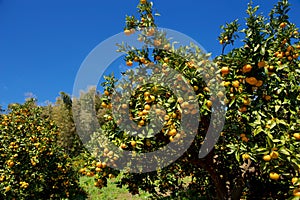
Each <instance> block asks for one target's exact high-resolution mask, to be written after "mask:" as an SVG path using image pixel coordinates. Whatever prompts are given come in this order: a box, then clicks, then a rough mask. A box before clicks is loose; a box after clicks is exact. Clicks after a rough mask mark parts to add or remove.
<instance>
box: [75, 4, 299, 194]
mask: <svg viewBox="0 0 300 200" xmlns="http://www.w3.org/2000/svg"><path fill="white" fill-rule="evenodd" d="M138 10H139V13H140V17H139V18H136V17H134V16H128V17H126V27H125V30H124V33H125V34H126V35H131V34H133V33H134V32H135V31H136V30H142V33H143V34H141V35H139V38H138V40H139V41H141V42H145V43H148V44H149V43H150V44H152V45H153V46H154V48H153V49H150V48H143V49H135V48H132V47H129V46H127V45H120V46H119V47H120V49H119V50H120V51H121V52H125V53H126V54H127V55H126V57H125V61H126V65H127V66H129V67H132V66H138V67H137V68H136V69H135V72H132V71H129V73H128V74H129V77H130V76H131V78H132V81H133V82H134V84H136V85H139V86H138V87H137V89H136V90H135V91H134V92H133V93H132V94H131V95H132V96H131V98H130V101H129V102H122V100H121V99H114V98H115V96H112V93H113V91H114V86H115V84H116V80H115V78H114V77H107V81H106V82H105V83H104V84H103V86H104V88H105V91H104V95H103V96H102V98H101V100H102V103H101V106H102V107H103V109H104V110H105V115H103V120H105V123H104V124H103V125H102V126H101V128H102V130H104V131H102V132H101V133H102V134H103V133H104V135H105V136H106V137H107V138H108V139H109V140H110V141H112V142H113V143H114V144H115V145H116V146H119V148H120V149H122V150H125V151H132V152H133V154H139V153H145V152H152V151H155V150H158V149H159V148H160V147H162V146H165V145H167V144H169V143H172V142H178V141H179V142H183V141H182V140H184V139H185V136H186V135H188V134H189V133H188V132H186V131H184V130H181V129H180V126H181V117H182V115H184V114H188V115H194V114H195V113H197V112H199V113H200V115H199V120H198V119H196V123H199V128H198V131H197V134H196V136H195V138H194V141H193V142H192V143H191V145H190V147H189V148H188V149H187V150H186V151H185V153H184V154H183V155H182V156H181V157H180V158H178V159H177V160H176V161H175V162H173V163H170V164H169V165H168V166H167V167H164V168H163V169H158V170H156V171H152V172H147V173H128V172H126V171H125V172H124V175H123V177H122V179H121V181H120V185H127V186H128V188H129V191H130V192H132V193H133V194H137V193H138V192H139V190H145V191H148V192H150V193H152V194H153V196H154V197H160V196H164V197H165V198H167V197H169V198H171V199H172V198H175V197H178V196H179V195H181V198H183V197H184V196H186V197H187V198H188V199H192V198H196V199H199V198H201V197H203V198H205V199H207V198H210V199H214V198H217V199H228V198H232V199H240V198H248V199H264V198H272V199H287V198H297V197H299V195H300V189H299V185H300V182H299V181H298V178H299V168H300V161H299V160H300V154H299V139H300V137H299V134H300V127H299V122H300V121H299V114H300V113H299V100H300V96H299V91H300V88H299V80H300V77H299V75H300V69H299V60H298V55H299V49H300V44H299V35H298V32H297V28H296V26H295V25H294V24H293V23H291V22H290V21H289V18H288V15H287V13H288V10H289V4H288V2H287V1H286V0H281V1H279V2H278V3H277V4H276V5H275V6H274V8H273V9H272V10H271V12H270V14H269V16H268V18H266V17H264V16H262V15H259V14H257V13H256V12H257V10H258V7H253V6H252V4H249V6H248V9H247V13H248V17H247V18H246V25H245V27H244V29H242V30H239V24H238V23H237V21H234V22H232V23H229V24H226V26H224V27H222V28H223V32H222V33H221V35H220V37H219V39H220V44H221V45H222V46H223V51H222V55H220V56H218V57H216V58H215V62H216V64H217V66H218V70H215V68H214V66H215V65H214V64H212V63H211V62H209V61H208V59H209V55H207V54H205V53H203V52H201V50H199V48H197V47H196V46H195V45H192V44H191V45H190V46H183V47H179V48H177V49H176V48H175V46H174V45H172V44H170V41H169V40H168V39H167V38H166V35H165V34H164V33H162V32H160V31H158V30H157V29H156V24H155V21H154V14H153V10H152V3H151V2H148V1H146V0H141V1H140V3H139V5H138ZM238 37H242V38H243V40H242V41H243V43H244V45H243V46H241V47H237V48H233V49H232V50H229V51H228V52H227V53H225V48H226V46H228V45H230V44H234V41H235V40H236V39H237V38H238ZM182 55H184V56H182ZM155 64H161V65H162V70H161V71H160V69H159V68H156V67H155V66H156V65H155ZM149 66H150V67H151V66H153V68H152V69H153V72H152V73H153V74H157V75H158V76H168V75H170V73H172V70H171V69H175V70H177V71H178V72H180V74H181V75H182V77H181V76H176V79H177V80H175V81H174V82H173V84H174V86H175V87H177V88H180V90H182V91H188V88H187V87H185V86H183V85H181V84H180V81H181V80H183V79H184V80H186V81H187V82H188V83H189V84H190V86H191V87H192V88H193V90H194V92H195V95H188V96H187V97H184V98H183V97H180V96H179V97H178V96H176V95H175V94H174V93H173V92H172V91H171V90H170V89H168V88H167V87H164V86H162V83H159V82H155V81H153V82H152V83H148V82H146V81H145V80H144V78H143V77H142V76H139V74H138V73H139V72H140V71H143V69H144V68H145V67H149ZM134 73H136V74H134ZM203 74H204V76H203ZM203 77H204V78H207V79H211V77H214V78H212V80H213V81H210V82H208V83H206V82H205V81H204V78H203ZM218 81H220V82H221V85H222V86H224V87H225V88H226V93H224V92H222V91H216V92H214V91H215V90H216V89H218V86H215V85H216V83H218ZM123 86H124V87H127V86H128V85H126V83H125V84H124V85H123ZM186 93H187V94H188V92H186ZM211 95H213V98H210V96H211ZM224 96H226V99H225V102H224V103H225V104H226V111H227V112H226V122H225V125H224V128H223V131H222V133H221V136H220V139H219V141H218V143H217V144H216V145H215V147H214V149H213V150H212V151H210V153H209V154H208V155H207V156H206V157H205V158H201V159H200V158H199V157H198V154H199V150H200V148H201V144H203V140H204V137H205V134H206V132H207V130H208V127H209V123H210V119H211V116H212V111H211V108H212V105H214V104H215V103H216V100H217V98H222V97H224ZM112 100H113V101H120V102H121V103H119V104H118V105H117V107H116V108H114V109H121V110H120V113H121V114H122V109H125V110H126V109H129V111H130V112H129V113H130V114H129V119H130V120H133V121H135V122H136V124H138V127H143V126H145V125H147V124H148V123H149V122H150V120H151V117H150V116H151V111H154V112H155V114H156V116H157V118H159V119H161V121H162V122H163V127H162V129H161V131H160V132H159V133H158V134H156V135H154V133H153V132H152V130H151V129H149V130H148V135H146V136H145V135H143V134H137V135H134V134H132V133H131V134H129V133H128V131H124V130H122V129H120V128H118V125H120V124H122V123H123V122H122V120H121V119H114V117H113V114H112V110H111V108H112V107H113V105H111V103H112ZM195 102H196V103H197V104H198V106H199V108H198V110H195V108H196V107H194V106H192V104H193V103H195ZM162 107H163V108H164V109H162ZM215 111H216V110H213V112H215ZM123 114H126V112H124V113H123ZM102 150H103V151H100V154H101V158H100V160H98V161H97V162H96V161H94V162H93V165H92V166H90V167H89V168H88V173H89V175H92V176H93V175H94V174H96V175H95V177H96V182H95V185H96V186H97V187H103V186H105V185H106V180H107V178H108V177H113V176H114V175H116V174H117V173H118V171H117V170H115V169H114V168H116V167H117V166H118V159H121V156H120V155H118V154H117V153H115V152H114V150H113V149H109V148H103V149H102ZM98 153H99V152H98ZM107 163H110V165H109V166H107ZM81 171H82V172H83V173H87V172H86V168H84V169H82V170H81ZM185 177H189V178H188V179H183V178H185Z"/></svg>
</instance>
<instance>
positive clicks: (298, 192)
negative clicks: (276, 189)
mask: <svg viewBox="0 0 300 200" xmlns="http://www.w3.org/2000/svg"><path fill="white" fill-rule="evenodd" d="M293 195H294V196H296V197H300V188H296V189H294V191H293Z"/></svg>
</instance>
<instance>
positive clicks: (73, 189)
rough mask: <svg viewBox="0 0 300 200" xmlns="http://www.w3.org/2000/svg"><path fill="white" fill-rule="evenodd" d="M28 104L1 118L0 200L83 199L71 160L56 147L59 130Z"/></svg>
mask: <svg viewBox="0 0 300 200" xmlns="http://www.w3.org/2000/svg"><path fill="white" fill-rule="evenodd" d="M42 110H43V109H42V108H41V107H39V106H36V105H35V102H34V101H33V100H28V101H27V102H26V103H25V104H24V105H19V104H11V105H10V108H9V110H8V113H7V114H2V115H0V157H1V159H0V191H1V192H0V199H61V198H66V199H67V198H75V197H79V196H82V197H84V196H85V193H84V192H83V191H82V189H81V188H80V187H79V183H78V178H79V177H78V174H77V172H75V171H74V170H73V169H72V166H71V164H70V163H71V162H70V158H69V156H68V155H67V154H65V153H64V152H63V149H61V148H60V147H58V145H57V139H58V135H59V134H60V133H59V130H58V128H57V126H56V125H55V124H54V123H53V122H52V121H51V120H49V118H48V117H47V116H45V115H43V114H42V113H43V112H42Z"/></svg>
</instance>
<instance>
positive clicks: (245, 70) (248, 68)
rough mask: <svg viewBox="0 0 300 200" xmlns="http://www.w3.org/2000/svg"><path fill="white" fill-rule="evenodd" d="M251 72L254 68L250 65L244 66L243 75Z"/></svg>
mask: <svg viewBox="0 0 300 200" xmlns="http://www.w3.org/2000/svg"><path fill="white" fill-rule="evenodd" d="M251 70H252V66H251V65H249V64H247V65H244V66H243V69H242V71H243V73H247V72H250V71H251Z"/></svg>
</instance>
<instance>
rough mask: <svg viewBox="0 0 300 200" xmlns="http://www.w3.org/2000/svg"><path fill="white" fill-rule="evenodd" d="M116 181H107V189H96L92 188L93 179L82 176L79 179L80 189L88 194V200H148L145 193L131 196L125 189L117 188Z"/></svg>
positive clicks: (147, 195)
mask: <svg viewBox="0 0 300 200" xmlns="http://www.w3.org/2000/svg"><path fill="white" fill-rule="evenodd" d="M117 180H118V177H117V178H116V179H109V180H108V182H107V187H104V188H102V189H98V188H96V187H95V186H94V178H93V177H87V176H82V177H81V178H80V185H81V187H82V188H83V189H84V190H85V191H86V192H87V193H88V200H128V199H132V200H142V199H148V197H149V196H150V195H149V194H147V193H141V194H140V195H134V196H133V195H131V194H130V193H129V192H128V190H127V189H126V188H125V187H122V188H119V187H117V185H116V183H115V182H116V181H117Z"/></svg>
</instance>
